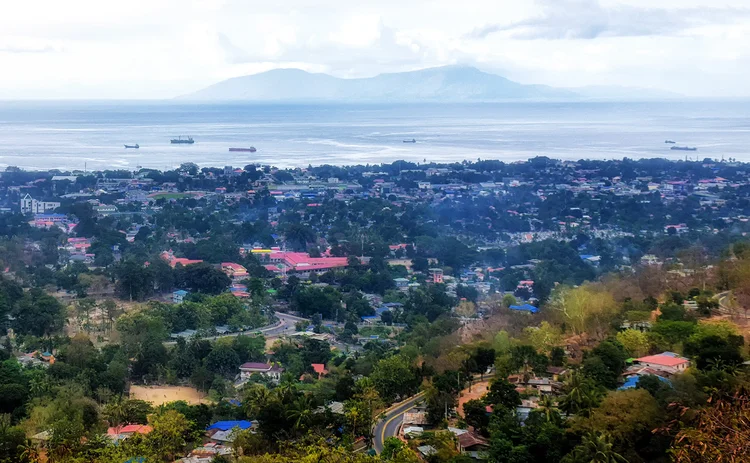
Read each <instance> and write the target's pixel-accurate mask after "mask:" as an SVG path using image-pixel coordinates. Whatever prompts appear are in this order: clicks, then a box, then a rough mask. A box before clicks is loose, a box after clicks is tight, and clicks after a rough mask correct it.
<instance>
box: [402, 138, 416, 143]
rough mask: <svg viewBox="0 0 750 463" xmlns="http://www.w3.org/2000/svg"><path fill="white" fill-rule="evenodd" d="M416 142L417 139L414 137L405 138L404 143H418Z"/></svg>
mask: <svg viewBox="0 0 750 463" xmlns="http://www.w3.org/2000/svg"><path fill="white" fill-rule="evenodd" d="M416 142H417V140H415V139H414V138H412V139H411V140H404V143H416Z"/></svg>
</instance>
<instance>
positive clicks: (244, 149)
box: [229, 146, 257, 153]
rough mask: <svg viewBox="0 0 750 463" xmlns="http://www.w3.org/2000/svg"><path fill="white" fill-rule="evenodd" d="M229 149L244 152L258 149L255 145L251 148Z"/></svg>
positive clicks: (252, 151)
mask: <svg viewBox="0 0 750 463" xmlns="http://www.w3.org/2000/svg"><path fill="white" fill-rule="evenodd" d="M229 151H239V152H242V153H254V152H256V151H257V150H256V149H255V147H254V146H251V147H250V148H229Z"/></svg>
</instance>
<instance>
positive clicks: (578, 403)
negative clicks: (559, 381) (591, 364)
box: [560, 371, 597, 414]
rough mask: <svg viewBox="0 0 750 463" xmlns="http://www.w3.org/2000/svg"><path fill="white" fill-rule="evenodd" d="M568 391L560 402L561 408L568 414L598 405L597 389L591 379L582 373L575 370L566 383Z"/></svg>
mask: <svg viewBox="0 0 750 463" xmlns="http://www.w3.org/2000/svg"><path fill="white" fill-rule="evenodd" d="M564 390H565V391H566V392H567V394H566V395H565V398H564V399H563V400H562V402H561V403H560V409H561V410H562V411H564V412H565V413H568V414H577V413H580V412H582V411H584V412H585V411H587V410H590V409H591V408H592V407H594V406H595V405H596V402H597V391H596V387H595V386H594V385H593V384H592V383H591V381H590V380H589V379H587V378H585V377H584V376H583V374H582V373H580V372H578V371H576V372H574V373H573V374H572V375H571V376H570V378H569V379H568V381H567V382H566V383H565V388H564Z"/></svg>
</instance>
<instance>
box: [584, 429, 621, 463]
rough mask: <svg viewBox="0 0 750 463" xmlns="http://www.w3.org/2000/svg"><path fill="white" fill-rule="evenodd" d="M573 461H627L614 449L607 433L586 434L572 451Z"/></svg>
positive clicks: (590, 462)
mask: <svg viewBox="0 0 750 463" xmlns="http://www.w3.org/2000/svg"><path fill="white" fill-rule="evenodd" d="M573 455H575V456H574V457H573V458H574V459H573V461H576V462H579V461H580V462H586V463H628V460H626V459H625V457H623V456H622V455H620V454H619V453H617V452H616V451H615V450H614V444H613V443H612V439H611V438H610V437H609V435H607V434H604V433H601V434H593V433H590V434H587V435H586V436H584V437H583V441H582V442H581V445H579V446H578V447H576V449H575V450H574V451H573Z"/></svg>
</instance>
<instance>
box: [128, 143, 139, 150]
mask: <svg viewBox="0 0 750 463" xmlns="http://www.w3.org/2000/svg"><path fill="white" fill-rule="evenodd" d="M128 148H133V149H138V148H140V145H138V143H136V144H135V145H125V149H128Z"/></svg>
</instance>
